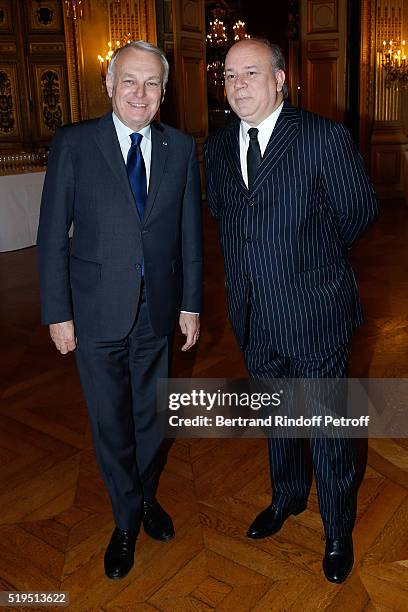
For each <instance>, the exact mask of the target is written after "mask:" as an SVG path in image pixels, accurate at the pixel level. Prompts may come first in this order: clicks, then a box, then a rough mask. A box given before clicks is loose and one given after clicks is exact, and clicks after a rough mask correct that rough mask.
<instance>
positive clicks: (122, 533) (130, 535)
mask: <svg viewBox="0 0 408 612" xmlns="http://www.w3.org/2000/svg"><path fill="white" fill-rule="evenodd" d="M136 538H137V530H136V529H118V528H117V527H115V529H114V531H113V533H112V537H111V539H110V542H109V545H108V548H107V549H106V553H105V559H104V563H105V574H106V575H107V577H108V578H111V579H112V580H115V579H117V578H123V577H124V576H126V574H128V573H129V572H130V570H131V569H132V567H133V560H134V555H135V544H136Z"/></svg>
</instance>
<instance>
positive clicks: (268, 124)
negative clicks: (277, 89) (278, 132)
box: [241, 102, 283, 139]
mask: <svg viewBox="0 0 408 612" xmlns="http://www.w3.org/2000/svg"><path fill="white" fill-rule="evenodd" d="M282 108H283V102H282V103H281V104H280V105H279V106H278V108H275V110H274V111H273V113H271V114H270V115H269V116H268V117H267V118H266V119H264V120H263V121H261V123H260V124H259V125H257V126H256V127H257V128H258V130H259V132H260V134H262V133H266V132H270V133H272V131H273V128H274V127H275V124H276V122H277V120H278V117H279V115H280V114H281V110H282ZM251 127H254V126H252V125H249V123H247V122H246V121H244V120H242V119H241V135H242V137H243V138H244V139H245V138H249V135H248V130H249V129H250V128H251Z"/></svg>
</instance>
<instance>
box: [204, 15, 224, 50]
mask: <svg viewBox="0 0 408 612" xmlns="http://www.w3.org/2000/svg"><path fill="white" fill-rule="evenodd" d="M227 42H228V36H227V33H226V31H225V25H224V22H223V21H222V19H218V18H217V19H214V21H210V31H209V33H208V34H207V43H208V44H209V45H210V46H214V47H225V45H226V44H227Z"/></svg>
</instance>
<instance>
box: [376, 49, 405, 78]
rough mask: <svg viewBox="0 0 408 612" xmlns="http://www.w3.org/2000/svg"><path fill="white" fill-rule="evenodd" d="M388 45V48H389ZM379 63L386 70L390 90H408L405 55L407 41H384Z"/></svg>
mask: <svg viewBox="0 0 408 612" xmlns="http://www.w3.org/2000/svg"><path fill="white" fill-rule="evenodd" d="M387 45H388V48H387ZM379 63H380V65H381V66H382V67H383V69H384V70H385V84H386V86H387V87H388V88H393V89H407V88H408V66H407V56H406V54H405V40H403V41H402V43H401V44H399V41H396V42H394V41H392V40H390V41H389V42H388V43H387V41H385V40H384V41H383V44H382V48H381V49H380V52H379Z"/></svg>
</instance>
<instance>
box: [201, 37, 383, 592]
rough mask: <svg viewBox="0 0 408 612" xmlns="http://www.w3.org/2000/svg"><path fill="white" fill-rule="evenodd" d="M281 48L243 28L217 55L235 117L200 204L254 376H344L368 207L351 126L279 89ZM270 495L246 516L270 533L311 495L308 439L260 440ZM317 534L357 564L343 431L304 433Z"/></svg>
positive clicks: (258, 531)
mask: <svg viewBox="0 0 408 612" xmlns="http://www.w3.org/2000/svg"><path fill="white" fill-rule="evenodd" d="M284 70H285V63H284V59H283V56H282V53H281V50H280V49H279V47H277V46H275V45H272V44H270V43H269V42H268V41H265V40H256V39H250V40H242V41H240V42H238V43H236V44H235V45H233V46H232V47H231V49H230V51H229V52H228V54H227V57H226V61H225V79H226V91H227V96H228V101H229V103H230V105H231V107H232V109H233V110H234V111H235V113H236V114H237V115H238V117H239V119H240V121H238V120H237V121H233V122H231V123H230V124H229V125H228V126H227V127H226V128H224V129H222V130H220V131H218V132H216V133H215V134H213V135H211V136H210V137H209V139H208V141H207V144H206V153H205V158H206V175H207V195H208V203H209V207H210V210H211V212H212V214H213V215H214V216H215V217H216V219H217V221H218V224H219V234H220V242H221V246H222V249H223V252H224V258H225V274H226V288H227V297H228V312H229V318H230V320H231V323H232V327H233V330H234V333H235V335H236V338H237V340H238V342H239V344H240V346H241V349H242V351H243V354H244V358H245V362H246V366H247V369H248V372H249V374H250V376H251V377H252V378H274V377H279V378H343V377H345V376H346V365H347V345H348V342H349V340H350V337H351V334H352V332H353V329H354V328H355V327H356V326H357V325H359V324H360V323H361V322H362V312H361V306H360V301H359V296H358V292H357V286H356V282H355V278H354V274H353V271H352V269H351V267H350V265H349V263H348V261H347V257H346V253H347V250H348V249H349V248H350V246H351V245H352V244H353V243H354V242H355V240H356V239H357V238H358V237H359V236H360V235H361V234H362V233H363V232H364V230H365V229H366V228H367V226H368V225H369V224H370V223H371V222H372V221H373V219H374V218H375V216H376V214H377V205H376V199H375V195H374V192H373V189H372V187H371V185H370V183H369V180H368V178H367V176H366V174H365V171H364V168H363V164H362V160H361V158H360V156H359V154H358V152H357V150H356V148H355V147H354V145H353V143H352V141H351V139H350V136H349V134H348V131H347V130H346V129H345V128H344V127H343V126H342V125H339V124H337V123H334V122H333V121H330V120H328V119H324V118H322V117H319V116H317V115H313V114H311V113H307V112H304V111H301V110H299V109H297V108H294V107H293V106H291V105H290V104H288V103H287V102H286V100H285V98H286V96H287V87H286V84H285V72H284ZM268 446H269V458H270V467H271V478H272V482H273V497H272V504H271V505H270V506H269V507H268V508H266V509H265V510H264V511H263V512H261V514H259V515H258V516H257V518H256V519H255V521H254V522H253V523H252V525H251V526H250V527H249V529H248V532H247V535H248V537H250V538H263V537H267V536H270V535H272V534H274V533H276V532H277V531H279V529H280V528H281V527H282V525H283V523H284V521H285V520H286V519H287V518H288V516H290V515H291V514H299V513H300V512H302V511H303V510H304V509H305V508H306V502H307V496H308V493H309V484H308V478H307V474H306V469H305V461H304V454H303V441H302V440H300V439H282V438H280V439H269V441H268ZM310 448H311V454H312V458H313V465H314V472H315V476H316V481H317V489H318V496H319V507H320V512H321V516H322V520H323V524H324V529H325V535H326V548H325V553H324V557H323V570H324V573H325V575H326V578H327V579H328V580H330V581H331V582H335V583H341V582H343V581H344V580H345V579H346V577H347V575H348V574H349V572H350V571H351V569H352V566H353V544H352V536H351V533H352V528H353V522H354V503H353V494H352V490H353V481H354V476H355V459H354V451H353V447H352V443H351V440H349V439H341V438H337V439H336V440H332V439H322V438H312V439H311V440H310Z"/></svg>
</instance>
